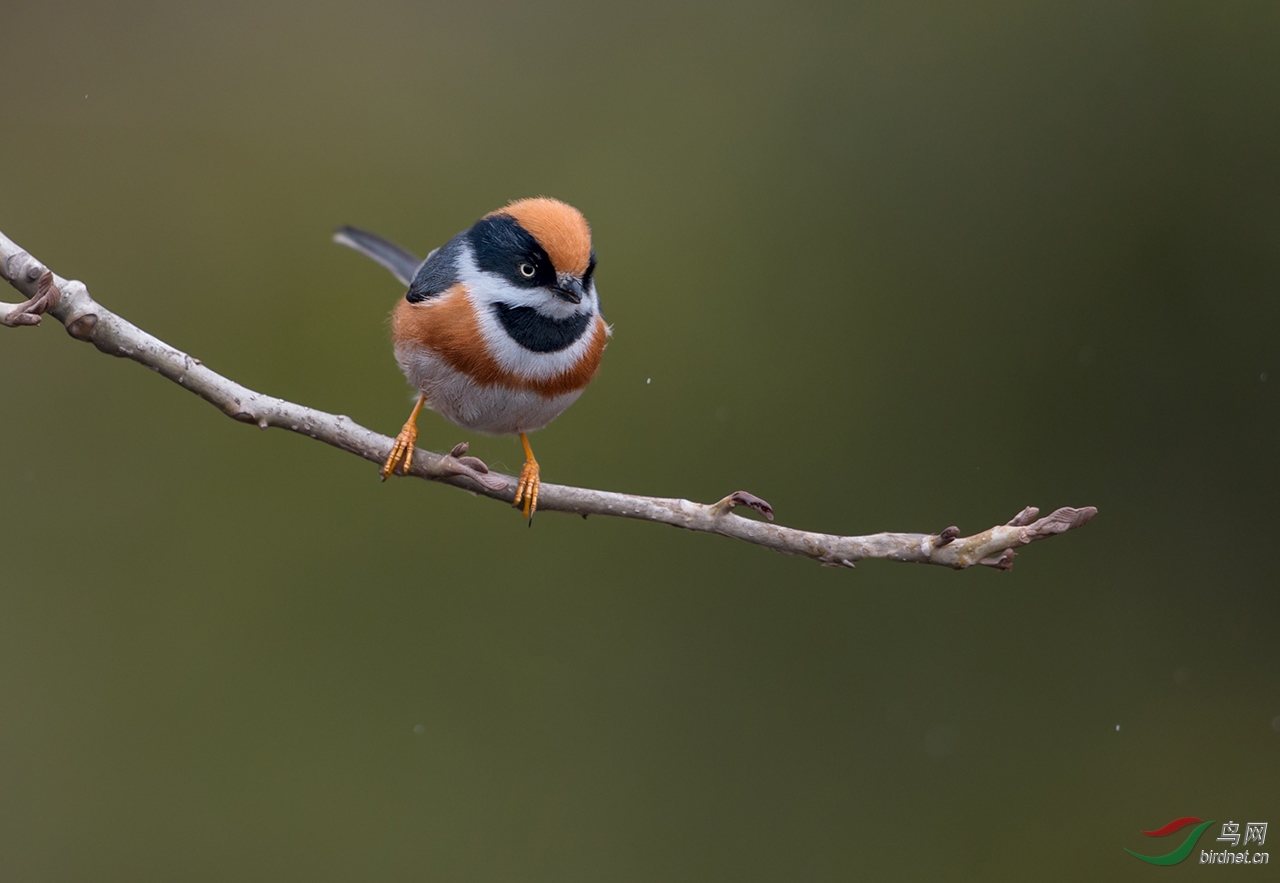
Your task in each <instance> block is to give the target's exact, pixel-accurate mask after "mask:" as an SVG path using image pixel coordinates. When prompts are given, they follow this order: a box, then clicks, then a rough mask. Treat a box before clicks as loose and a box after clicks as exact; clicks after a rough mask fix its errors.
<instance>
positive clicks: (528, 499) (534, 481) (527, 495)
mask: <svg viewBox="0 0 1280 883" xmlns="http://www.w3.org/2000/svg"><path fill="white" fill-rule="evenodd" d="M540 484H541V481H540V480H539V478H538V461H537V460H534V459H533V458H532V457H530V458H529V459H528V460H525V461H524V468H523V469H521V470H520V484H519V485H517V486H516V498H515V499H514V500H513V501H512V503H511V504H512V505H513V506H515V507H516V508H517V509H521V510H522V511H523V512H524V517H525V518H533V513H534V512H536V511H537V509H538V486H539V485H540ZM521 501H523V502H524V505H523V507H522V506H521Z"/></svg>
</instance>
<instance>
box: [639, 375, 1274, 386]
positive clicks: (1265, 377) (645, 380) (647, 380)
mask: <svg viewBox="0 0 1280 883" xmlns="http://www.w3.org/2000/svg"><path fill="white" fill-rule="evenodd" d="M1262 379H1263V380H1266V379H1267V375H1265V374H1263V375H1262ZM644 382H645V384H646V385H648V384H650V383H653V378H652V377H646V378H645V379H644Z"/></svg>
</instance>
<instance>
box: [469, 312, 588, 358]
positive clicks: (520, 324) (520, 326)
mask: <svg viewBox="0 0 1280 883" xmlns="http://www.w3.org/2000/svg"><path fill="white" fill-rule="evenodd" d="M493 314H494V315H495V316H497V317H498V321H499V322H501V323H502V327H503V328H505V329H507V333H508V334H510V335H511V339H512V340H514V341H515V342H516V343H518V344H520V345H521V346H522V347H524V348H525V349H527V350H529V351H531V352H535V353H558V352H560V350H562V349H567V348H568V347H570V346H572V345H573V343H574V341H576V340H577V339H578V338H580V337H582V335H583V334H585V333H586V330H587V325H589V324H590V323H591V320H592V318H594V316H593V314H589V313H574V314H573V315H572V316H570V317H569V318H567V319H552V318H550V317H548V316H544V315H542V314H541V313H539V312H538V311H537V310H535V309H534V308H533V307H512V306H508V305H507V304H504V303H496V304H494V305H493Z"/></svg>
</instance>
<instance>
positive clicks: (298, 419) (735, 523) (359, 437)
mask: <svg viewBox="0 0 1280 883" xmlns="http://www.w3.org/2000/svg"><path fill="white" fill-rule="evenodd" d="M0 275H2V276H3V278H4V279H5V280H6V281H7V282H9V283H10V284H11V285H12V286H13V287H14V288H16V289H17V290H18V291H19V292H21V293H22V295H23V297H25V298H26V300H25V301H24V302H23V303H20V304H7V303H0V324H3V325H8V326H12V327H19V326H24V325H38V324H39V323H40V317H41V316H42V315H50V316H53V317H54V318H55V319H57V320H58V321H59V322H61V323H62V324H63V325H64V326H66V329H67V333H68V334H70V335H71V336H72V337H74V338H75V339H77V340H82V341H86V342H89V343H92V344H93V345H94V346H96V347H97V348H98V349H99V350H101V351H102V352H104V353H107V354H109V355H113V356H123V357H125V358H129V359H133V360H134V361H135V362H140V363H141V364H143V365H146V366H147V367H148V368H150V369H152V370H153V371H156V372H158V373H160V374H162V375H163V376H165V377H167V378H168V379H169V380H172V381H173V382H174V383H176V384H178V385H179V386H181V387H183V388H184V389H187V390H189V391H190V392H193V393H195V394H196V395H198V396H200V398H202V399H204V400H205V401H207V402H209V403H210V404H211V405H214V406H215V407H217V408H218V409H220V410H221V411H222V412H223V413H224V414H227V415H228V416H230V417H234V418H235V419H236V420H240V421H242V422H244V423H252V424H256V425H257V426H258V427H260V428H262V429H266V428H267V427H269V426H274V427H276V428H279V429H287V430H289V431H290V432H297V433H300V434H302V435H305V436H308V437H310V438H314V439H317V440H319V441H322V442H325V443H326V444H330V445H333V446H334V447H336V448H341V449H342V450H344V451H350V452H351V453H353V454H356V455H357V456H360V457H364V458H365V459H366V460H369V461H370V462H372V463H376V464H378V465H381V464H382V463H383V461H384V460H385V459H386V457H387V454H388V453H389V452H390V451H391V445H392V439H391V438H389V437H387V436H385V435H380V434H378V433H376V432H373V431H372V430H369V429H366V428H365V427H363V426H361V425H360V424H358V423H355V422H354V421H352V420H351V418H349V417H346V416H343V415H340V414H328V413H326V412H324V411H317V410H315V409H313V408H307V407H304V406H302V405H297V404H294V403H293V402H287V401H285V400H283V399H278V398H275V397H273V396H268V395H263V394H262V393H259V392H254V391H253V390H251V389H249V388H247V387H244V386H241V385H240V384H238V383H236V382H235V381H233V380H229V379H227V378H226V377H223V376H222V375H221V374H218V373H217V372H215V371H213V370H211V369H209V368H207V367H205V366H204V365H203V364H202V363H201V362H200V360H199V359H195V358H192V357H191V356H189V355H187V354H186V353H184V352H182V351H181V350H178V349H175V348H173V347H171V346H169V344H167V343H165V342H164V341H162V340H159V339H158V338H156V337H153V336H152V335H150V334H148V333H147V332H145V331H143V330H142V329H141V328H138V327H137V326H136V325H133V324H132V323H130V322H128V321H127V320H125V319H123V318H121V317H120V316H118V315H116V314H115V313H113V312H111V311H110V310H108V309H106V308H105V307H103V306H102V305H101V304H99V303H98V302H97V301H95V300H94V299H93V298H92V297H90V296H89V292H88V290H87V289H86V288H85V286H84V284H83V283H81V282H74V281H68V280H66V279H63V278H62V277H61V276H57V275H55V274H53V273H51V272H50V271H49V270H48V268H47V267H45V266H44V265H43V264H42V263H40V262H39V261H37V260H36V259H35V258H34V257H32V256H31V255H30V254H28V253H27V252H26V251H24V250H23V249H21V248H19V247H18V245H17V244H15V243H14V242H13V241H12V240H10V239H9V238H8V237H6V236H5V235H4V234H3V233H0ZM410 474H411V475H415V476H417V477H418V478H426V479H430V480H432V481H439V482H442V483H444V484H449V485H453V486H454V487H459V488H462V489H464V490H468V491H471V492H472V493H475V494H481V495H483V496H486V497H492V498H493V499H495V500H503V501H505V502H507V503H510V502H511V500H512V498H513V497H514V495H515V489H516V483H517V479H516V478H515V477H513V476H510V475H499V474H497V473H493V472H490V471H489V470H488V468H487V467H486V466H485V465H484V463H482V462H481V461H480V460H478V459H476V458H475V457H469V456H466V446H465V445H459V446H457V447H456V448H454V449H453V451H451V452H450V453H448V454H444V455H441V454H435V453H431V452H428V451H422V450H417V451H415V452H414V455H413V466H412V469H411V470H410ZM740 506H743V507H746V508H749V509H752V510H754V511H756V512H758V513H760V514H761V515H763V516H764V517H765V518H767V519H768V520H769V521H770V522H771V521H772V520H773V509H772V507H771V506H769V504H768V503H766V502H765V501H764V500H762V499H760V498H759V497H757V496H755V495H753V494H749V493H747V492H746V491H736V492H734V493H732V494H729V495H728V496H726V497H725V498H724V499H723V500H720V501H719V502H717V503H713V504H710V505H707V504H704V503H693V502H690V501H689V500H679V499H666V498H662V497H641V496H635V495H632V494H619V493H613V492H611V491H597V490H590V489H588V488H578V487H568V486H564V485H556V484H543V485H542V490H541V492H540V494H539V496H538V511H539V512H572V513H574V514H577V515H583V516H586V515H612V516H615V517H619V518H634V519H638V520H641V521H655V522H658V523H661V524H670V525H673V526H675V527H682V528H685V529H686V530H695V531H702V532H705V533H714V534H720V535H721V536H726V537H732V538H734V539H739V540H745V541H746V542H748V543H754V544H755V545H758V546H764V547H766V548H769V549H774V550H776V551H778V552H784V553H786V554H789V555H804V556H805V557H808V558H812V559H814V560H815V561H819V562H821V563H823V564H830V565H840V566H845V567H852V566H853V565H854V563H855V562H857V561H861V560H863V559H865V558H887V559H889V560H890V561H912V562H917V563H921V564H940V565H943V566H944V567H952V568H956V569H958V570H959V569H963V568H966V567H970V566H972V565H974V564H982V565H986V566H988V567H995V568H997V569H1000V570H1008V569H1009V568H1011V567H1012V566H1013V556H1014V549H1016V548H1018V547H1019V546H1025V545H1027V544H1028V543H1032V542H1035V541H1036V540H1040V539H1044V538H1046V537H1051V536H1054V535H1055V534H1060V533H1063V532H1065V531H1068V530H1071V529H1072V528H1076V527H1080V526H1081V525H1084V524H1086V523H1088V521H1089V520H1090V519H1091V518H1093V516H1094V515H1096V514H1097V512H1098V510H1097V509H1095V508H1094V507H1093V506H1086V507H1084V508H1082V509H1071V508H1063V509H1058V510H1057V511H1055V512H1053V513H1051V514H1049V515H1047V516H1045V517H1044V518H1038V516H1039V514H1040V512H1039V510H1038V509H1036V508H1034V507H1027V508H1026V509H1024V510H1022V511H1021V512H1019V513H1018V514H1017V515H1016V516H1014V518H1013V519H1012V520H1011V521H1010V522H1009V523H1007V524H1004V525H998V526H996V527H992V528H990V529H988V530H985V531H983V532H981V533H977V534H974V535H973V536H969V537H961V536H960V530H959V528H956V527H948V528H946V529H945V530H943V531H942V532H941V533H938V534H921V533H878V534H872V535H870V536H862V537H842V536H834V535H832V534H822V533H812V532H809V531H803V530H796V529H794V528H789V527H782V526H780V525H775V524H770V523H766V522H763V521H759V520H756V519H753V518H744V517H742V516H740V515H738V514H736V513H734V512H733V510H734V509H735V508H737V507H740Z"/></svg>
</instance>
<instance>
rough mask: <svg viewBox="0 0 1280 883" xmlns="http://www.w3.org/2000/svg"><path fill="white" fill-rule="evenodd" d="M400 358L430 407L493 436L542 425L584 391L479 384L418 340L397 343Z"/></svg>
mask: <svg viewBox="0 0 1280 883" xmlns="http://www.w3.org/2000/svg"><path fill="white" fill-rule="evenodd" d="M396 361H397V362H399V363H400V370H402V371H404V374H405V377H407V378H409V382H410V383H412V384H413V385H414V386H416V387H417V388H418V389H419V390H421V391H422V395H423V396H424V398H425V399H426V403H427V407H428V408H430V409H431V410H433V411H435V412H436V413H438V414H439V415H440V416H442V417H444V418H445V419H446V420H448V421H449V422H450V423H455V424H457V425H458V426H461V427H462V428H464V429H470V430H472V431H474V432H484V433H488V434H490V435H515V434H516V433H520V432H532V431H533V430H535V429H541V428H542V427H544V426H546V425H547V424H548V423H550V422H551V421H552V420H554V419H556V418H557V417H559V416H560V414H561V413H562V412H563V411H564V409H565V408H567V407H569V406H570V405H572V404H573V403H574V402H576V401H577V400H578V396H580V395H582V390H580V389H578V390H574V391H573V392H568V393H564V394H563V395H558V396H554V397H553V398H545V397H543V396H541V395H539V394H538V393H536V392H532V391H529V390H521V389H507V388H505V387H501V386H481V385H480V384H478V383H476V382H475V381H474V380H472V379H471V378H470V377H468V376H467V375H466V374H463V373H461V372H459V371H456V370H454V369H453V368H451V367H450V366H449V365H447V364H446V363H445V362H444V361H443V360H442V359H440V358H439V357H438V356H436V355H435V354H433V353H432V352H431V351H430V350H428V349H426V348H425V347H421V346H418V345H416V344H401V345H400V346H397V347H396Z"/></svg>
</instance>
